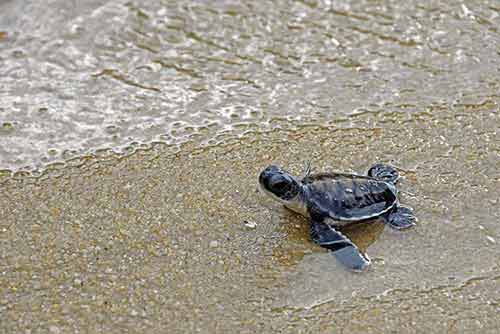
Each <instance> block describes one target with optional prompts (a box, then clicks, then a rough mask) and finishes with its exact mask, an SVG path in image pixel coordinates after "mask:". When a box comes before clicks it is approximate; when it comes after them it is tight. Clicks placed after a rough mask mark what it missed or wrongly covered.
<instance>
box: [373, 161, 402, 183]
mask: <svg viewBox="0 0 500 334" xmlns="http://www.w3.org/2000/svg"><path fill="white" fill-rule="evenodd" d="M368 176H370V177H373V178H375V179H377V180H381V181H384V182H388V183H392V184H396V182H397V181H398V179H399V172H398V171H397V170H396V168H394V167H392V166H389V165H384V164H375V165H373V166H372V167H371V168H370V169H369V170H368Z"/></svg>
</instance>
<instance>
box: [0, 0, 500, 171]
mask: <svg viewBox="0 0 500 334" xmlns="http://www.w3.org/2000/svg"><path fill="white" fill-rule="evenodd" d="M0 13H1V14H0V32H1V33H0V52H1V57H0V65H1V66H0V85H1V86H2V90H1V91H0V121H1V126H0V167H1V168H4V169H10V170H18V169H28V170H30V169H33V168H38V169H40V168H43V166H44V165H45V164H46V163H48V162H50V161H56V160H65V159H67V158H69V157H73V156H78V155H81V154H85V153H89V152H93V151H95V150H97V149H100V148H111V149H114V150H116V151H122V150H125V152H128V151H130V150H133V149H134V147H136V146H139V145H140V143H149V142H151V141H162V142H165V143H170V144H174V145H175V144H179V143H181V142H185V141H189V140H191V141H195V142H198V143H211V144H215V143H221V142H224V140H226V139H227V138H228V137H234V136H237V135H239V134H241V133H244V132H246V131H261V130H263V129H270V128H275V127H279V126H281V127H290V126H291V124H290V120H300V122H298V123H299V124H303V123H304V122H312V123H315V124H324V123H325V122H332V121H342V120H346V119H347V120H349V116H350V115H359V114H362V113H374V114H375V113H392V112H397V113H399V112H402V113H405V114H407V115H408V117H410V115H411V114H412V113H414V112H419V111H423V110H427V109H429V108H435V107H437V108H440V107H453V106H455V105H456V104H466V105H467V104H482V103H486V104H488V103H492V99H494V98H495V97H497V95H498V91H499V79H498V77H499V76H498V69H499V66H500V60H499V59H500V57H499V54H498V52H499V51H498V43H499V32H498V26H499V24H500V22H499V21H500V18H499V7H498V4H497V3H496V2H494V1H492V2H485V1H477V2H467V3H460V2H456V3H452V4H447V3H440V2H434V1H426V2H423V3H420V4H418V5H414V4H398V3H392V2H384V1H381V2H379V1H377V2H370V1H367V2H364V1H361V2H357V1H356V2H353V3H338V2H332V3H329V2H315V1H311V2H310V1H295V2H287V1H277V2H276V1H272V2H259V3H253V2H248V3H243V2H242V3H240V2H236V1H223V2H217V3H216V4H213V3H212V2H204V1H199V2H197V1H196V2H193V1H148V2H146V3H144V4H141V3H134V2H130V1H105V0H95V1H83V2H77V1H52V2H50V4H49V3H46V2H44V1H22V2H19V1H3V2H2V3H1V4H0ZM430 112H432V111H430Z"/></svg>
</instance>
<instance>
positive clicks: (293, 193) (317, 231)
mask: <svg viewBox="0 0 500 334" xmlns="http://www.w3.org/2000/svg"><path fill="white" fill-rule="evenodd" d="M398 178H399V173H398V172H397V170H396V169H395V168H394V167H392V166H388V165H383V164H376V165H374V166H372V167H371V168H370V170H369V171H368V175H367V176H361V175H354V174H342V173H321V174H313V175H310V174H309V171H307V173H306V176H305V177H304V178H303V179H302V180H301V181H299V180H297V179H295V178H294V177H293V176H291V175H290V174H288V173H287V172H286V171H284V170H282V169H280V168H279V167H277V166H274V165H271V166H269V167H267V168H266V169H264V170H263V171H262V172H261V173H260V175H259V183H260V186H261V189H262V190H263V191H264V192H265V193H267V194H268V195H269V196H271V197H273V198H274V199H276V200H278V201H279V202H281V203H283V204H284V205H285V206H286V207H287V208H289V209H291V210H293V211H296V212H298V213H301V214H303V215H304V216H306V217H308V218H309V221H310V234H311V239H312V240H313V241H314V242H316V243H317V244H319V245H320V246H322V247H324V248H327V249H329V250H331V251H333V254H334V255H335V256H336V257H337V259H338V260H339V261H340V262H341V263H342V264H344V265H345V266H346V267H347V268H349V269H351V270H354V271H362V270H364V269H366V268H367V267H368V266H369V265H370V260H369V258H368V257H367V256H366V255H363V254H362V253H361V252H360V251H359V249H358V248H357V247H356V245H355V244H354V243H353V242H352V241H351V240H349V239H348V238H347V237H346V236H344V235H343V234H342V233H340V232H338V231H337V230H336V228H339V227H343V226H346V225H350V224H353V223H357V222H362V221H368V220H373V219H374V218H381V219H383V220H384V221H385V222H386V223H387V224H388V225H389V226H391V227H392V228H395V229H405V228H409V227H411V226H413V225H415V222H416V218H415V216H414V215H413V214H412V210H411V209H409V208H407V207H403V206H400V205H399V202H398V199H397V190H396V182H397V180H398Z"/></svg>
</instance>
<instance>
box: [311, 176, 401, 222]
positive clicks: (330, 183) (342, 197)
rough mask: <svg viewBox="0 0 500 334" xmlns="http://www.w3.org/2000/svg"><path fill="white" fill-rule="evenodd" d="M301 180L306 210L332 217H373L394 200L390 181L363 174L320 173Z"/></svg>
mask: <svg viewBox="0 0 500 334" xmlns="http://www.w3.org/2000/svg"><path fill="white" fill-rule="evenodd" d="M302 183H303V185H304V188H305V191H306V194H307V195H306V196H305V200H306V202H307V207H308V209H309V211H311V210H314V212H315V214H320V215H321V216H323V217H327V218H331V219H334V220H341V221H359V220H365V219H371V218H375V217H378V216H380V215H382V214H384V213H386V212H388V211H389V210H391V209H392V208H393V207H394V206H395V205H396V204H397V197H396V195H397V192H396V188H395V187H394V185H392V184H390V183H387V182H383V181H380V180H377V179H375V178H371V177H367V176H361V175H353V174H340V173H322V174H315V175H310V176H307V177H306V178H304V179H303V180H302ZM309 214H312V213H311V212H309Z"/></svg>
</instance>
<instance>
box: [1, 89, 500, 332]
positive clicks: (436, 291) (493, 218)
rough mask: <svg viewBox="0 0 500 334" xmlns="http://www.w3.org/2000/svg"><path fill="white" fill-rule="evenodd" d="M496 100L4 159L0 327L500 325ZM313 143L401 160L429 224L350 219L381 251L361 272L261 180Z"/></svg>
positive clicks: (343, 158) (299, 164) (434, 328)
mask: <svg viewBox="0 0 500 334" xmlns="http://www.w3.org/2000/svg"><path fill="white" fill-rule="evenodd" d="M498 102H499V100H498V97H491V98H490V99H488V101H486V102H485V101H477V102H472V103H470V104H468V105H457V106H456V107H455V109H454V110H448V109H446V108H436V110H433V111H432V112H426V111H422V112H414V113H411V114H404V113H387V114H380V113H365V114H361V115H357V116H352V117H350V118H346V119H345V120H343V121H339V122H336V123H331V124H330V125H325V126H322V127H319V126H300V125H298V126H297V127H296V128H295V129H287V130H285V129H283V130H279V129H277V130H274V131H271V132H255V133H252V134H248V135H247V136H244V137H241V138H238V139H236V138H235V139H232V140H228V141H226V142H225V144H224V145H216V146H212V147H206V148H198V147H196V146H195V145H193V146H189V145H186V146H184V147H183V148H182V150H181V151H180V152H177V153H176V152H174V151H173V150H172V149H170V148H169V147H167V146H165V145H160V144H158V145H154V146H153V147H152V148H150V149H148V150H143V151H138V152H136V153H135V154H132V155H131V156H128V157H121V158H120V157H116V156H113V155H109V156H101V157H87V158H82V159H79V160H73V161H72V162H70V163H68V165H67V166H65V167H64V166H60V165H54V166H53V167H52V168H49V170H47V171H46V172H45V174H44V175H43V176H41V177H40V178H29V177H26V176H22V175H17V176H14V177H10V176H3V178H2V179H1V186H0V197H1V199H2V201H1V204H0V215H1V220H0V291H1V292H0V314H1V315H2V316H1V317H2V325H1V327H2V328H1V332H4V333H46V332H50V333H69V332H77V331H78V332H85V333H87V332H88V333H92V332H93V333H98V332H107V333H124V332H130V333H135V332H140V333H156V332H159V331H161V332H168V333H180V332H185V333H194V332H201V333H227V332H239V333H254V332H262V333H309V332H311V333H312V332H315V333H317V332H321V333H332V332H333V333H342V332H345V333H358V332H363V333H367V332H370V333H391V332H397V333H479V332H480V333H497V332H498V328H499V326H500V318H499V317H498V314H499V311H500V304H499V303H500V289H498V287H499V283H500V264H499V260H498V259H499V258H500V247H499V245H498V242H499V241H500V225H499V224H498V222H499V216H500V210H499V209H498V205H499V198H500V191H499V189H500V188H499V187H498V186H499V180H500V175H499V172H498V170H499V169H498V167H499V166H500V159H499V149H500V148H499V142H498V126H499V124H500V118H499V114H498ZM307 159H312V160H313V169H314V170H315V171H322V170H342V171H355V172H359V173H363V172H364V171H366V170H367V168H368V167H369V166H370V165H371V164H372V163H374V162H378V161H381V162H390V163H392V164H394V165H395V166H397V167H398V168H399V169H400V172H401V174H402V175H403V179H402V182H401V185H400V189H401V191H402V194H401V201H402V202H403V203H404V204H407V205H409V206H412V207H413V208H414V209H415V212H416V214H417V216H418V218H419V223H418V226H416V227H415V228H413V229H411V230H408V231H404V232H398V231H393V230H391V229H389V228H386V227H384V226H383V225H382V224H380V223H377V222H375V223H373V224H371V225H366V224H365V225H363V226H358V227H355V228H351V229H349V231H347V234H349V235H350V236H351V237H352V238H353V240H355V241H356V242H357V243H358V244H359V245H360V247H361V248H363V249H364V250H366V252H367V253H368V254H369V255H370V256H371V258H372V260H373V265H372V268H371V269H370V270H369V271H368V272H366V273H363V274H355V273H349V272H346V271H345V270H344V269H343V268H341V267H339V266H338V264H337V263H336V261H335V259H334V258H333V256H332V255H331V254H329V253H327V252H326V251H325V250H323V249H321V248H320V247H317V246H315V245H314V244H312V243H311V242H310V241H309V238H308V235H307V222H306V220H305V219H304V218H302V217H300V216H297V215H295V214H293V213H291V212H289V211H287V210H285V209H284V208H283V207H281V206H280V205H279V204H277V203H275V202H272V201H270V200H268V199H267V198H265V197H264V196H263V195H262V194H260V193H259V192H258V190H257V182H256V176H257V174H258V172H259V170H260V169H261V168H263V167H265V166H266V165H267V164H269V163H271V162H274V163H278V164H280V165H282V166H286V167H287V168H288V169H289V170H290V171H292V172H293V173H296V174H300V172H301V171H302V168H303V165H304V162H305V160H307ZM248 222H250V223H253V224H255V227H254V228H253V227H252V226H251V225H252V224H248ZM248 225H250V227H249V226H248Z"/></svg>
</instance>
